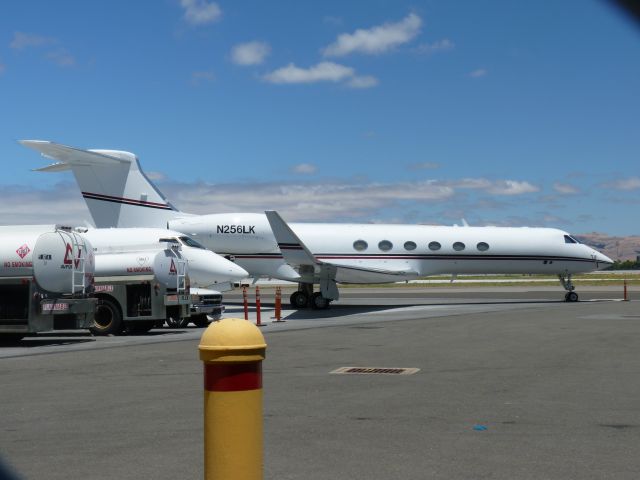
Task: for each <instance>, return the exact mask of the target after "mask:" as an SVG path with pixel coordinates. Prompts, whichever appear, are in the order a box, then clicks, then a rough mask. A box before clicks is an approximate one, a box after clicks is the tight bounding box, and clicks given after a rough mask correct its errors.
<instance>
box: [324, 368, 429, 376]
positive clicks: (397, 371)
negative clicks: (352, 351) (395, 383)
mask: <svg viewBox="0 0 640 480" xmlns="http://www.w3.org/2000/svg"><path fill="white" fill-rule="evenodd" d="M419 371H420V369H419V368H383V367H341V368H337V369H335V370H334V371H332V372H330V373H335V374H339V375H346V374H355V375H413V374H414V373H416V372H419Z"/></svg>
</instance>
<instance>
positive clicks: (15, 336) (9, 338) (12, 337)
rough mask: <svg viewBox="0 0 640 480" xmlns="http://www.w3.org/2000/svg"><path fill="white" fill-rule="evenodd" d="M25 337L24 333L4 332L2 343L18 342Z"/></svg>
mask: <svg viewBox="0 0 640 480" xmlns="http://www.w3.org/2000/svg"><path fill="white" fill-rule="evenodd" d="M23 338H24V334H22V333H3V334H2V335H0V345H9V344H11V343H17V342H19V341H20V340H22V339H23Z"/></svg>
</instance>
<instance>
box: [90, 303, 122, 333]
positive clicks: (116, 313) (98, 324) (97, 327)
mask: <svg viewBox="0 0 640 480" xmlns="http://www.w3.org/2000/svg"><path fill="white" fill-rule="evenodd" d="M122 327H123V325H122V313H120V308H118V305H116V304H115V303H114V302H113V301H111V300H107V299H106V298H99V299H98V303H97V304H96V313H95V320H94V322H93V327H91V328H90V329H89V330H90V331H91V333H93V334H94V335H119V334H121V333H122Z"/></svg>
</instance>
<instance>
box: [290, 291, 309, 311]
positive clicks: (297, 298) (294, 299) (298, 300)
mask: <svg viewBox="0 0 640 480" xmlns="http://www.w3.org/2000/svg"><path fill="white" fill-rule="evenodd" d="M289 301H290V302H291V306H292V307H293V308H307V306H308V305H309V297H308V296H307V294H306V293H304V292H293V293H292V294H291V297H289Z"/></svg>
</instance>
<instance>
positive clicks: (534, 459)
mask: <svg viewBox="0 0 640 480" xmlns="http://www.w3.org/2000/svg"><path fill="white" fill-rule="evenodd" d="M619 290H620V289H619V288H608V287H592V288H587V287H581V288H580V293H581V299H583V300H584V301H581V302H578V303H575V304H569V303H564V302H561V301H559V300H560V299H561V298H562V291H561V290H560V289H557V288H554V289H552V288H539V287H510V288H502V287H501V288H464V289H458V290H455V291H452V290H451V289H442V291H435V290H434V289H429V291H428V295H425V291H424V290H422V289H407V290H405V289H396V288H394V289H344V290H343V299H342V300H341V301H340V302H339V303H337V304H336V305H334V306H332V308H331V309H330V310H328V311H322V312H318V311H304V312H289V311H285V312H284V314H285V315H286V317H287V318H286V320H287V321H286V322H285V323H279V324H274V323H271V318H270V317H271V316H272V315H273V312H272V302H271V299H270V297H269V295H271V293H270V292H264V293H263V297H264V302H265V309H264V311H263V312H262V313H263V314H262V320H263V322H265V323H267V322H268V325H267V326H265V327H263V332H264V334H265V337H266V339H267V343H268V350H267V360H266V361H265V362H264V394H265V404H264V413H265V424H264V425H265V458H264V463H265V478H266V479H274V480H275V479H336V478H337V479H372V478H373V479H425V478H435V479H485V478H491V479H541V478H544V479H607V478H612V479H637V478H640V302H638V299H637V298H636V296H635V295H636V294H635V293H634V292H631V298H632V301H629V302H621V301H619V299H620V297H621V292H620V291H619ZM286 293H287V292H285V295H286ZM286 296H287V297H288V295H286ZM238 299H239V297H238V294H237V293H234V294H233V295H228V296H227V303H228V312H227V316H242V311H243V309H242V305H241V303H239V302H238ZM251 317H252V319H254V318H255V313H254V311H253V309H252V311H251ZM201 334H202V330H200V329H196V328H191V327H189V328H185V329H175V330H170V329H162V330H154V331H152V332H151V334H149V335H140V336H131V337H107V338H93V337H90V336H88V335H86V334H85V333H84V332H73V334H71V335H65V336H61V335H59V334H58V333H52V334H46V335H39V336H38V337H35V338H28V339H25V340H24V341H22V342H20V344H18V345H15V346H11V347H1V348H0V408H1V412H2V417H1V420H0V458H2V460H3V461H4V462H5V465H8V466H9V468H11V469H13V470H15V471H16V472H18V474H19V478H26V479H34V480H35V479H54V480H55V479H69V478H91V479H113V478H118V479H129V478H131V479H133V478H135V479H140V478H154V479H165V478H166V479H175V478H202V476H203V467H202V464H203V460H202V459H203V454H202V448H203V447H202V367H201V363H200V361H199V360H198V351H197V344H198V341H199V338H200V335H201ZM340 367H384V368H401V367H406V368H417V369H419V371H418V372H417V373H415V374H413V375H375V374H369V375H353V374H352V375H336V374H332V373H331V372H332V371H334V370H335V369H337V368H340ZM0 477H1V474H0Z"/></svg>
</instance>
